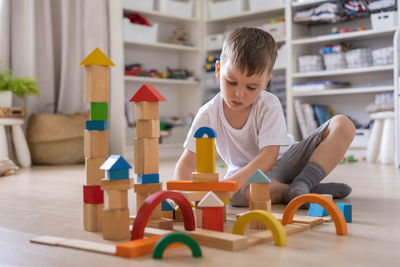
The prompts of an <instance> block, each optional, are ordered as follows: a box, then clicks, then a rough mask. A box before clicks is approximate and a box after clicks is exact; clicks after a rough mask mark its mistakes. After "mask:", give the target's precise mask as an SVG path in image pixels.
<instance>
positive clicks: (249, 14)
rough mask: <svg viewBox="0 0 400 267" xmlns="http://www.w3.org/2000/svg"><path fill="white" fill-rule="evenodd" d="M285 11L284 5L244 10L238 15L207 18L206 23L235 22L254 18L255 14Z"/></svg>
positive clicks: (263, 14)
mask: <svg viewBox="0 0 400 267" xmlns="http://www.w3.org/2000/svg"><path fill="white" fill-rule="evenodd" d="M284 12H285V7H284V6H281V7H275V8H269V9H263V10H257V11H244V12H242V13H240V14H236V15H232V16H227V17H222V18H213V19H207V20H206V23H213V22H224V23H230V22H234V21H246V20H248V19H249V18H251V19H254V17H255V16H260V15H262V16H265V15H273V14H278V13H284Z"/></svg>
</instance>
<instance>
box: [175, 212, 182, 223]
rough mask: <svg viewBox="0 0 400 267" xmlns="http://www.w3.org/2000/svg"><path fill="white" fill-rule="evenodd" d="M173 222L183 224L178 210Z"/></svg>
mask: <svg viewBox="0 0 400 267" xmlns="http://www.w3.org/2000/svg"><path fill="white" fill-rule="evenodd" d="M174 221H175V222H183V214H182V212H181V211H180V210H176V211H175V219H174Z"/></svg>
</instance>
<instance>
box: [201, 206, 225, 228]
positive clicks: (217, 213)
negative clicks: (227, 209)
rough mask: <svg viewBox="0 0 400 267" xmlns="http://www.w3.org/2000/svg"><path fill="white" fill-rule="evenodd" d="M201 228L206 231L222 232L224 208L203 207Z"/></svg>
mask: <svg viewBox="0 0 400 267" xmlns="http://www.w3.org/2000/svg"><path fill="white" fill-rule="evenodd" d="M201 210H202V221H201V225H202V226H201V227H202V228H203V229H206V230H213V231H218V232H223V231H224V207H203V208H201Z"/></svg>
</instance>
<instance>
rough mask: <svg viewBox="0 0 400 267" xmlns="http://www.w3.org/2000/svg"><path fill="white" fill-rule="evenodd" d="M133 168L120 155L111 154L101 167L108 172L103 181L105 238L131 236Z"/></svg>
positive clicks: (113, 238)
mask: <svg viewBox="0 0 400 267" xmlns="http://www.w3.org/2000/svg"><path fill="white" fill-rule="evenodd" d="M131 168H132V167H131V165H129V163H128V162H126V161H125V159H124V158H123V157H121V156H119V155H111V156H110V157H108V159H107V160H106V161H105V162H104V163H103V165H101V167H100V169H102V170H105V171H106V174H107V175H106V178H104V179H103V180H102V181H101V189H102V190H104V210H103V222H102V223H103V238H104V239H108V240H121V239H125V238H128V237H129V234H130V231H129V209H128V190H129V189H131V188H132V187H133V179H129V169H131Z"/></svg>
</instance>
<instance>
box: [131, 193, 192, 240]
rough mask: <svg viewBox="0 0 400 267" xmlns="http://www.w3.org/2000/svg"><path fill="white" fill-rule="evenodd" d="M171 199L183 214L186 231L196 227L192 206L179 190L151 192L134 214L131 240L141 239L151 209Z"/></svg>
mask: <svg viewBox="0 0 400 267" xmlns="http://www.w3.org/2000/svg"><path fill="white" fill-rule="evenodd" d="M168 198H169V199H172V200H173V201H174V202H175V203H176V204H178V206H179V208H180V209H181V212H182V215H183V222H184V226H185V230H186V231H193V230H195V228H196V225H195V222H194V215H193V210H192V206H191V205H190V203H189V201H188V200H187V199H186V198H185V196H184V195H182V194H181V193H179V192H174V191H158V192H155V193H154V194H151V195H150V196H149V197H148V198H146V200H145V201H144V203H143V205H142V206H141V207H140V209H139V212H138V214H137V215H136V219H135V223H134V224H133V229H132V235H131V240H136V239H141V238H143V236H144V228H145V227H146V224H147V221H148V220H149V217H150V215H151V213H152V212H153V210H154V209H155V208H156V207H157V206H158V204H160V203H161V202H163V201H164V200H166V199H168Z"/></svg>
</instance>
